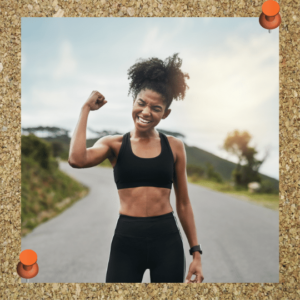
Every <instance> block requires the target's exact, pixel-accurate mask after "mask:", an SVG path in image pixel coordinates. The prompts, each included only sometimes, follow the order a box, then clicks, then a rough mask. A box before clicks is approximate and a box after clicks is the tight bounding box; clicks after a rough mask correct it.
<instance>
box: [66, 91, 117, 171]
mask: <svg viewBox="0 0 300 300" xmlns="http://www.w3.org/2000/svg"><path fill="white" fill-rule="evenodd" d="M106 103H107V101H106V100H105V97H104V96H103V95H102V94H101V93H99V92H98V91H93V92H92V93H91V95H90V96H89V98H88V100H87V101H86V102H85V103H84V105H83V106H82V108H81V112H80V116H79V121H78V123H77V125H76V128H75V131H74V133H73V135H72V138H71V142H70V151H69V159H68V162H69V164H70V166H72V167H73V168H88V167H93V166H95V165H98V164H99V163H101V162H102V161H104V160H105V159H106V158H108V157H109V155H111V149H110V147H109V140H110V137H103V138H101V139H99V140H98V141H97V142H96V143H95V145H94V146H93V147H92V148H88V149H86V127H87V119H88V115H89V112H90V111H91V110H98V109H99V108H100V107H102V106H103V105H105V104H106Z"/></svg>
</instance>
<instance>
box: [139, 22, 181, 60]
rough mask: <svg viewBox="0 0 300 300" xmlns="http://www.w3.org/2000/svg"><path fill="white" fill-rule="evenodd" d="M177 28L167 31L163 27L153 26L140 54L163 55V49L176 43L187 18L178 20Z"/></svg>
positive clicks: (146, 35)
mask: <svg viewBox="0 0 300 300" xmlns="http://www.w3.org/2000/svg"><path fill="white" fill-rule="evenodd" d="M177 19H178V20H177V22H176V26H175V27H174V28H173V29H172V30H165V29H164V28H162V27H161V26H159V25H157V26H153V24H151V27H150V29H148V32H146V34H145V37H144V42H143V43H142V45H141V48H140V52H141V53H142V54H143V55H147V54H148V53H151V54H153V53H155V52H157V53H161V51H162V49H164V48H166V49H168V48H169V47H168V45H169V44H170V43H173V42H174V38H175V39H176V36H177V35H178V34H179V33H181V32H182V31H183V30H184V26H185V24H187V21H186V20H185V18H177Z"/></svg>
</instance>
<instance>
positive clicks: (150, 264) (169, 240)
mask: <svg viewBox="0 0 300 300" xmlns="http://www.w3.org/2000/svg"><path fill="white" fill-rule="evenodd" d="M185 268H186V267H185V255H184V249H183V242H182V236H181V232H180V230H179V227H178V223H177V220H176V216H175V215H174V212H173V211H172V212H170V213H167V214H164V215H159V216H153V217H132V216H127V215H122V214H120V215H119V219H118V222H117V226H116V229H115V233H114V236H113V239H112V243H111V250H110V257H109V262H108V268H107V273H106V282H107V283H110V282H119V283H123V282H142V279H143V275H144V272H145V270H146V269H149V270H150V279H151V282H156V283H160V282H184V281H185Z"/></svg>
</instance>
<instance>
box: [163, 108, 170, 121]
mask: <svg viewBox="0 0 300 300" xmlns="http://www.w3.org/2000/svg"><path fill="white" fill-rule="evenodd" d="M170 113H171V108H168V109H167V111H165V113H164V115H163V116H162V119H165V118H166V117H167V116H168V115H169V114H170Z"/></svg>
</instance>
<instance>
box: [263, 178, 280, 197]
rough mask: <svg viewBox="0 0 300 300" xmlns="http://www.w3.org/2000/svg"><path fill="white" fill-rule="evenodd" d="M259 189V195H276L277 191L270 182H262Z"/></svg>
mask: <svg viewBox="0 0 300 300" xmlns="http://www.w3.org/2000/svg"><path fill="white" fill-rule="evenodd" d="M260 184H261V187H260V189H259V191H258V192H259V193H267V194H278V193H279V190H278V189H276V188H274V185H273V184H272V182H271V181H270V180H262V181H261V183H260Z"/></svg>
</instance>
